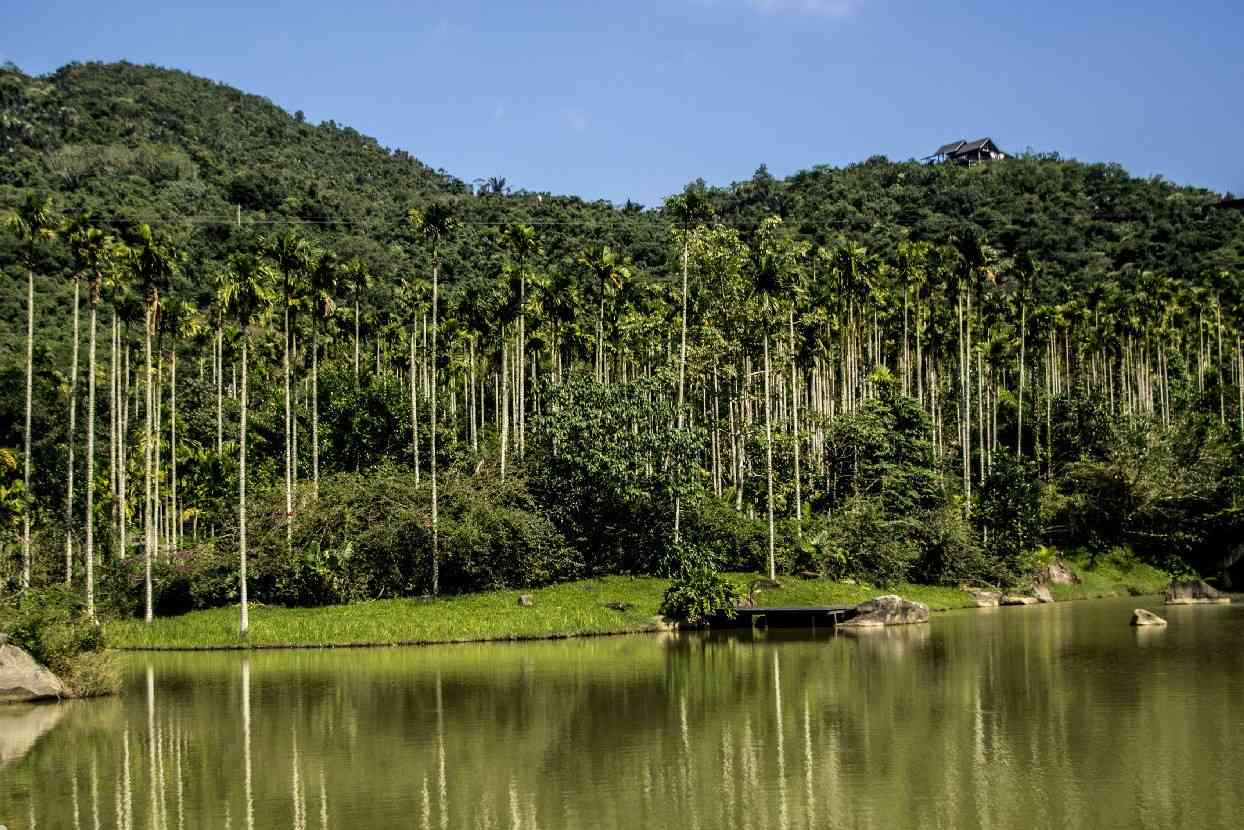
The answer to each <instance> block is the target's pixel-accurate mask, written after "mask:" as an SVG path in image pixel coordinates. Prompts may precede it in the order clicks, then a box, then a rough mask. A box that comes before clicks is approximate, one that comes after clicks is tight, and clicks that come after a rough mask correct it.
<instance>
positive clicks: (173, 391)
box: [168, 343, 181, 551]
mask: <svg viewBox="0 0 1244 830" xmlns="http://www.w3.org/2000/svg"><path fill="white" fill-rule="evenodd" d="M170 362H171V365H170V367H169V372H170V377H169V385H170V390H169V405H170V407H171V409H172V411H171V412H170V413H169V422H168V425H169V469H170V475H171V477H172V485H173V505H172V507H173V515H172V522H171V523H170V525H171V527H170V535H171V536H172V537H173V538H172V549H173V550H174V551H176V550H177V547H178V540H179V537H180V535H181V510H180V509H178V503H177V344H176V343H174V344H173V353H172V356H171V361H170Z"/></svg>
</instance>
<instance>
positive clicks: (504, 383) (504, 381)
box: [499, 327, 510, 481]
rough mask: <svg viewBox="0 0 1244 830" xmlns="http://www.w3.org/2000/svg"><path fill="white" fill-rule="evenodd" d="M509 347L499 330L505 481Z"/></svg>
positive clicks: (502, 450)
mask: <svg viewBox="0 0 1244 830" xmlns="http://www.w3.org/2000/svg"><path fill="white" fill-rule="evenodd" d="M509 350H510V349H509V345H508V344H507V343H506V340H505V328H504V327H502V330H501V396H500V397H501V400H500V403H499V405H500V407H501V418H500V420H501V480H502V481H505V460H506V456H507V455H509V444H510V380H509V376H510V370H509V366H508V361H507V360H506V354H507V353H508V352H509Z"/></svg>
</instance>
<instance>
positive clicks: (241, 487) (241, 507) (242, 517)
mask: <svg viewBox="0 0 1244 830" xmlns="http://www.w3.org/2000/svg"><path fill="white" fill-rule="evenodd" d="M248 344H249V338H248V337H247V336H246V333H245V332H243V333H242V409H241V413H240V414H239V419H238V583H239V585H238V588H239V592H240V594H241V600H242V602H241V612H242V622H241V626H240V631H241V632H242V634H246V633H247V632H248V631H250V627H251V619H250V608H249V605H248V604H247V597H246V411H247V408H248V403H247V372H248V368H247V364H248V363H249V362H250V354H249V349H248Z"/></svg>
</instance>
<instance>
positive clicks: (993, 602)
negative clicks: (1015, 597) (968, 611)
mask: <svg viewBox="0 0 1244 830" xmlns="http://www.w3.org/2000/svg"><path fill="white" fill-rule="evenodd" d="M964 590H965V591H967V592H968V593H969V594H971V596H972V599H974V600H976V607H977V608H997V607H998V603H1000V602H1002V594H1000V593H998V592H997V591H989V590H986V589H984V588H964Z"/></svg>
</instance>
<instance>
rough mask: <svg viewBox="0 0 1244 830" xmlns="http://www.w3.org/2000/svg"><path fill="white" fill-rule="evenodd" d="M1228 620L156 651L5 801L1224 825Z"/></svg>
mask: <svg viewBox="0 0 1244 830" xmlns="http://www.w3.org/2000/svg"><path fill="white" fill-rule="evenodd" d="M1241 610H1244V609H1241ZM1209 611H1210V613H1213V609H1209ZM1226 621H1227V618H1225V617H1220V618H1219V619H1218V621H1217V622H1215V620H1213V619H1212V618H1210V617H1209V616H1208V615H1205V616H1201V617H1191V616H1190V617H1189V621H1188V622H1187V623H1186V624H1185V625H1183V626H1176V625H1174V624H1172V626H1171V627H1170V630H1169V631H1166V632H1163V633H1162V636H1159V637H1157V638H1154V639H1147V640H1144V641H1138V639H1137V635H1136V632H1134V631H1132V630H1131V629H1129V628H1128V627H1127V626H1126V617H1125V616H1124V615H1123V612H1122V611H1121V610H1120V608H1119V607H1116V605H1113V604H1110V603H1102V604H1094V605H1088V604H1086V605H1084V606H1081V607H1071V606H1057V607H1054V608H1037V609H1016V610H1015V611H1013V612H1011V611H1009V610H1008V611H1007V612H1006V613H1002V614H996V615H994V616H992V617H987V616H983V615H958V616H956V615H951V616H946V617H941V618H938V619H937V620H936V621H935V622H934V624H933V625H930V626H927V627H918V628H911V629H903V630H893V631H881V632H867V633H861V634H858V635H847V634H845V633H844V634H838V635H835V634H833V633H832V632H822V633H820V634H818V635H816V636H814V637H810V636H807V635H806V634H802V633H797V632H782V631H776V630H775V631H771V632H763V631H757V632H742V633H737V634H735V633H732V634H728V635H722V634H713V635H707V636H704V635H693V636H677V637H669V638H666V639H664V640H662V641H660V642H658V641H656V640H653V639H648V638H625V639H608V640H596V641H579V642H568V643H547V644H524V645H522V646H512V647H506V646H470V647H457V648H430V649H406V650H376V651H357V652H293V653H255V654H252V655H250V656H241V655H232V654H225V655H160V656H153V657H152V658H150V661H149V662H150V665H151V674H150V677H151V684H150V686H148V683H147V677H148V675H147V669H146V662H147V660H146V658H137V661H136V663H135V666H136V674H135V675H134V677H133V679H132V681H131V682H130V684H129V692H130V693H129V694H128V695H127V696H126V697H125V698H123V699H121V700H116V701H106V702H99V703H92V704H88V705H85V706H75V707H73V708H71V709H66V710H64V711H65V712H66V714H65V716H64V718H63V720H62V721H61V723H60V724H59V725H58V726H56V727H55V728H54V729H52V730H51V731H50V732H48V733H47V734H45V735H43V736H42V737H41V738H39V739H38V740H37V741H36V743H35V745H34V747H33V749H31V750H30V751H29V752H28V754H27V755H26V756H25V757H24V758H21V759H20V760H16V761H13V762H11V763H10V764H9V765H8V766H7V767H5V768H4V770H3V773H4V779H3V780H0V804H3V803H12V804H17V805H25V806H23V807H21V808H19V809H18V810H16V811H15V812H16V813H17V817H16V818H14V817H10V816H7V815H6V816H3V817H0V820H5V819H7V822H8V824H9V827H10V830H16V828H17V827H21V826H22V825H21V824H20V823H18V822H19V820H20V818H21V813H22V812H26V811H27V809H26V807H29V811H32V812H34V813H37V814H38V817H39V819H40V823H39V826H50V827H60V826H66V827H68V826H74V827H77V826H85V827H95V826H116V827H183V826H207V825H211V826H226V824H228V825H229V826H233V827H251V826H254V827H261V828H265V827H277V826H280V827H285V826H292V827H296V828H306V827H315V826H324V827H327V826H342V827H344V826H388V825H398V824H401V825H409V824H413V825H415V826H427V827H477V826H478V827H509V826H532V827H534V826H543V827H585V826H592V827H613V826H626V827H635V826H658V825H665V826H668V825H673V824H678V825H685V826H687V827H704V828H709V827H720V826H729V825H738V826H748V827H766V826H770V827H898V826H923V827H991V826H1001V827H1006V826H1012V825H1016V824H1024V825H1025V826H1029V825H1033V826H1119V825H1121V824H1129V823H1132V824H1139V825H1147V826H1161V825H1165V826H1175V825H1179V824H1189V823H1195V824H1198V825H1209V824H1215V823H1221V822H1222V821H1225V820H1226V817H1227V816H1228V815H1230V814H1231V812H1230V810H1231V808H1232V807H1233V806H1234V803H1235V801H1236V800H1238V797H1239V794H1240V793H1239V791H1238V786H1237V785H1236V784H1235V783H1233V782H1234V781H1235V778H1234V776H1231V775H1224V772H1223V771H1224V770H1230V769H1234V768H1238V766H1239V763H1240V761H1241V760H1244V751H1242V750H1241V749H1240V748H1239V747H1238V742H1234V743H1233V741H1232V739H1231V737H1230V736H1231V729H1230V728H1229V727H1230V726H1232V725H1234V726H1235V727H1236V728H1237V729H1238V728H1239V727H1240V726H1241V725H1244V702H1241V700H1242V699H1241V696H1240V695H1239V690H1240V688H1242V687H1244V665H1242V664H1241V661H1240V660H1239V657H1238V656H1237V653H1236V652H1235V651H1234V645H1233V643H1232V639H1233V638H1232V637H1231V636H1226V635H1224V634H1223V633H1222V630H1220V628H1216V627H1215V626H1221V625H1225V624H1226ZM1235 625H1236V628H1238V619H1236V622H1235ZM1207 666H1213V667H1214V669H1213V671H1214V672H1215V673H1214V674H1212V675H1210V676H1208V677H1207V674H1206V672H1207ZM1155 759H1161V762H1160V763H1158V762H1155ZM110 803H111V806H112V808H113V809H112V810H111V811H110V810H109V806H110ZM110 813H111V814H110ZM96 814H98V815H100V817H101V821H102V824H100V823H97V822H95V821H94V815H96ZM110 822H111V824H110Z"/></svg>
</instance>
